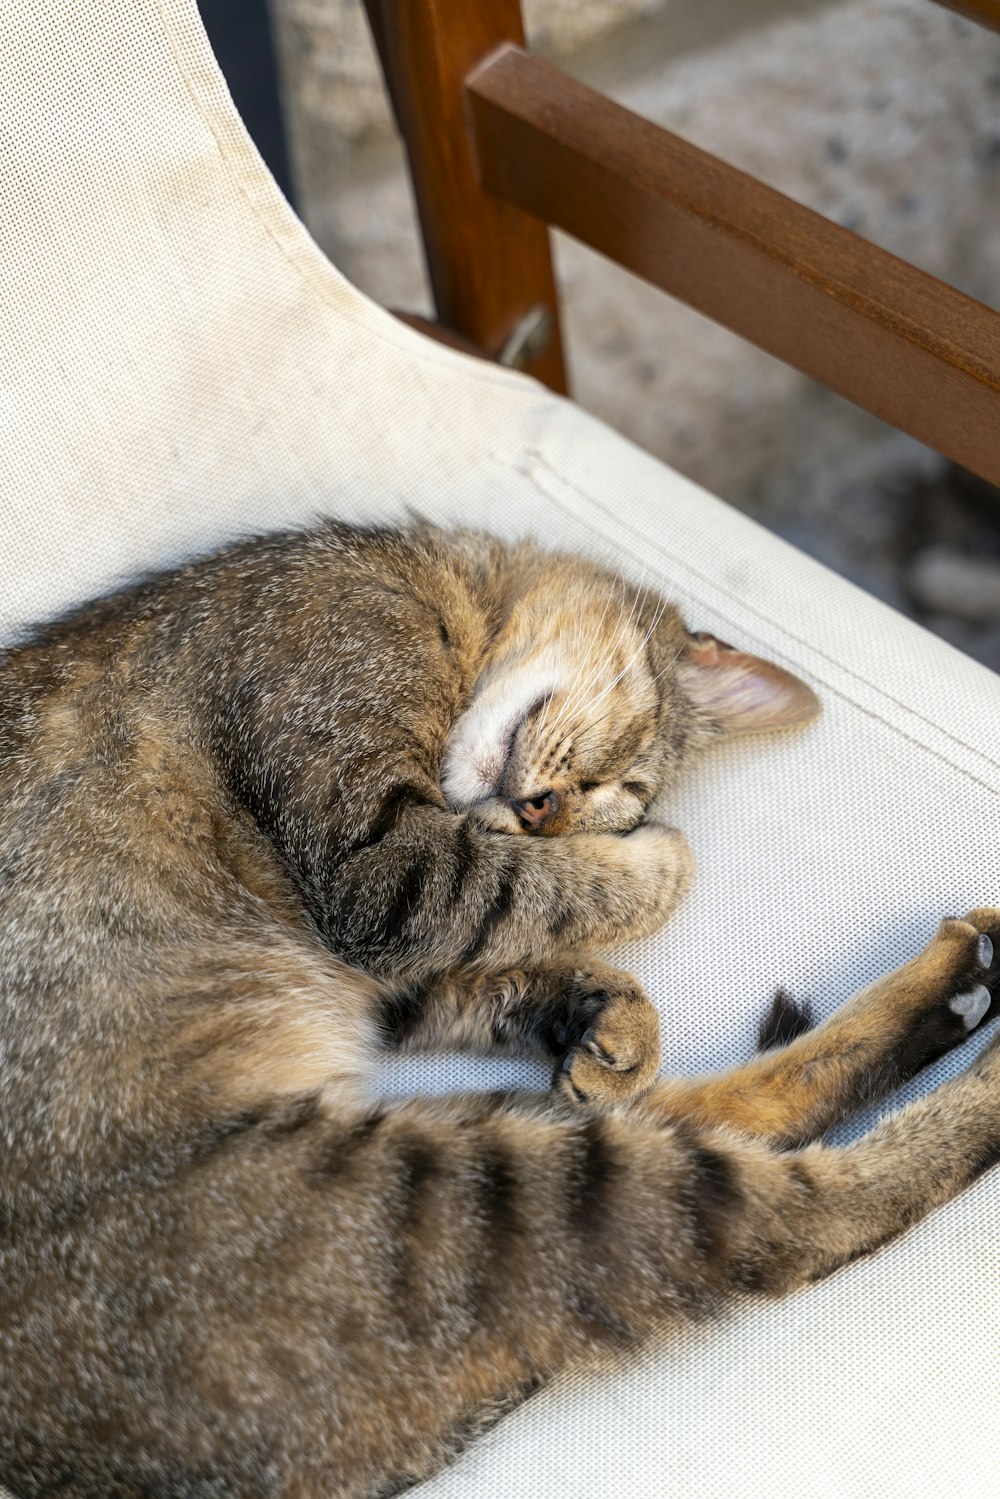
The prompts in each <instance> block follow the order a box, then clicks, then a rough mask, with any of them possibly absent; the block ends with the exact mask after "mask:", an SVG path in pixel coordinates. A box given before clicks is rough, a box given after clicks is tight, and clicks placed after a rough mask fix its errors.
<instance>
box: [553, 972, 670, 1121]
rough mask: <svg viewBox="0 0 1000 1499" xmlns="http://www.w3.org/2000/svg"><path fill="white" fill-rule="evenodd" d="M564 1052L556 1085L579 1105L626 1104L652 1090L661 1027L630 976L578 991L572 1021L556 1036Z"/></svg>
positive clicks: (606, 978) (658, 1062) (658, 1059)
mask: <svg viewBox="0 0 1000 1499" xmlns="http://www.w3.org/2000/svg"><path fill="white" fill-rule="evenodd" d="M556 1042H557V1045H558V1046H564V1047H565V1048H566V1049H565V1052H564V1054H563V1055H562V1056H561V1058H560V1060H559V1062H558V1063H557V1065H556V1069H555V1073H554V1075H553V1086H554V1087H555V1088H556V1090H557V1091H558V1092H560V1093H562V1094H563V1095H564V1096H565V1097H567V1098H569V1099H571V1100H573V1102H575V1103H585V1104H598V1105H605V1106H607V1105H610V1104H615V1103H624V1102H626V1101H627V1100H628V1099H630V1098H635V1097H636V1096H637V1095H638V1094H640V1093H645V1092H647V1091H648V1090H649V1089H650V1088H651V1087H652V1085H653V1083H654V1081H655V1079H656V1074H657V1071H658V1069H659V1065H660V1023H659V1018H658V1016H657V1014H656V1011H655V1010H654V1009H653V1006H652V1005H651V1004H650V1002H649V1000H648V999H647V998H646V996H645V994H644V993H643V992H642V989H641V987H640V986H639V985H638V984H637V983H636V982H635V980H634V979H632V978H630V977H629V976H628V975H627V974H622V975H620V976H615V977H614V978H613V979H612V980H611V981H609V979H608V976H607V975H604V976H603V977H602V980H601V981H600V985H599V987H595V988H593V989H589V990H587V989H585V988H584V989H582V990H580V991H578V994H577V997H576V1003H575V1004H574V1005H573V1007H572V1009H571V1011H570V1020H569V1022H568V1024H567V1025H565V1026H564V1027H562V1029H561V1031H560V1034H559V1035H558V1036H557V1037H556Z"/></svg>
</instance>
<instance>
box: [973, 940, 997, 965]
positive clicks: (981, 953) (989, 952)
mask: <svg viewBox="0 0 1000 1499" xmlns="http://www.w3.org/2000/svg"><path fill="white" fill-rule="evenodd" d="M976 959H977V961H978V963H979V966H980V968H989V966H990V964H991V963H992V962H993V942H992V940H991V939H990V937H989V936H988V934H987V933H986V932H981V933H980V935H979V941H978V942H977V944H976Z"/></svg>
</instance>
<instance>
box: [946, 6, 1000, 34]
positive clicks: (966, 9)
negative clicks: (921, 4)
mask: <svg viewBox="0 0 1000 1499" xmlns="http://www.w3.org/2000/svg"><path fill="white" fill-rule="evenodd" d="M937 3H938V5H943V6H945V8H946V9H947V10H957V11H958V13H959V15H960V16H967V17H968V18H969V20H970V21H978V22H979V24H980V26H988V27H989V28H990V30H991V31H1000V0H937Z"/></svg>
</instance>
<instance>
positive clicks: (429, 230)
mask: <svg viewBox="0 0 1000 1499" xmlns="http://www.w3.org/2000/svg"><path fill="white" fill-rule="evenodd" d="M365 3H366V5H367V8H368V13H369V17H370V20H371V24H372V30H373V32H374V34H375V39H376V43H377V45H378V48H379V52H380V55H381V59H382V65H383V69H384V71H385V75H386V81H387V83H388V86H389V91H390V94H391V96H392V99H393V103H394V106H395V109H396V114H397V118H398V120H399V124H400V128H401V130H402V132H403V136H404V139H405V141H406V145H407V150H408V153H409V158H410V168H411V173H412V177H413V183H414V189H415V193H416V198H417V205H418V208H419V211H420V217H421V225H422V229H423V237H424V247H425V251H426V255H427V263H428V271H429V274H430V280H431V287H432V290H433V293H434V299H435V305H436V307H437V313H438V317H439V319H440V321H441V323H442V324H443V325H444V326H445V327H447V328H450V329H451V330H453V331H454V332H456V333H458V334H460V335H461V336H462V337H463V338H465V339H467V340H468V341H469V342H470V343H471V344H473V345H474V346H475V347H476V348H477V349H480V350H482V351H484V352H485V353H486V354H487V355H490V356H492V357H497V356H498V354H499V353H500V351H501V350H502V349H505V348H510V347H511V346H512V342H513V343H516V342H517V330H518V328H519V327H521V328H523V327H524V326H526V323H525V319H526V317H527V316H528V315H529V314H530V315H532V316H533V317H534V319H535V324H536V326H540V327H542V328H544V329H546V330H548V342H547V343H546V342H545V340H544V338H542V339H539V340H538V341H537V343H536V344H529V345H528V346H527V350H526V355H525V357H524V358H523V359H521V360H520V361H519V362H520V363H521V364H523V367H524V368H526V369H527V370H529V371H530V372H531V373H532V374H535V375H537V376H538V378H540V379H542V380H544V381H546V382H547V383H548V384H549V385H551V386H552V388H553V389H555V390H564V389H565V388H566V386H565V369H564V363H563V357H562V349H561V345H560V339H559V325H558V310H557V303H556V290H555V285H554V281H553V276H552V265H551V259H550V255H549V247H548V239H547V231H546V228H545V225H546V224H554V225H556V226H557V227H559V228H561V229H564V230H566V231H567V232H568V233H570V234H573V235H575V236H576V237H577V238H578V239H580V240H582V241H583V242H584V243H586V244H589V245H592V246H593V247H594V248H595V249H597V250H600V251H602V252H603V253H604V254H606V255H609V256H610V257H611V258H612V259H614V260H617V261H618V262H619V263H620V264H621V265H624V266H626V267H628V269H629V270H632V271H634V272H636V273H637V274H638V275H640V276H643V277H645V278H646V279H647V280H648V281H651V282H653V283H654V284H656V285H657V286H660V287H662V288H663V289H664V290H665V291H668V292H670V293H671V294H672V295H674V296H676V297H679V298H680V299H681V300H682V301H685V302H687V303H689V304H690V305H691V306H692V307H696V308H698V309H699V311H701V312H704V313H706V314H707V315H708V316H709V317H711V318H714V319H715V320H716V321H717V322H719V323H722V324H724V325H725V326H726V327H728V328H731V329H733V330H734V331H735V332H737V333H740V334H742V335H743V336H744V337H745V338H748V339H750V340H752V342H754V343H756V344H758V345H759V346H760V347H761V348H763V349H766V350H768V351H769V352H770V353H772V354H774V355H776V356H777V357H778V358H780V359H783V360H785V361H786V362H787V363H788V364H791V365H793V366H794V367H795V368H797V369H800V370H802V371H803V372H804V373H805V374H807V375H811V376H812V377H813V378H814V379H817V380H820V381H821V382H822V383H823V384H824V385H827V386H829V387H830V388H831V389H833V390H835V391H837V392H838V393H839V394H841V395H843V396H846V397H847V398H848V399H849V400H851V401H854V402H855V403H856V404H857V405H859V406H862V407H864V408H865V409H866V410H868V411H871V412H873V413H874V414H875V415H876V416H879V417H881V418H882V419H883V420H884V421H888V422H891V423H892V424H893V425H894V426H896V427H899V428H900V429H901V430H902V431H904V432H908V433H910V434H911V435H912V436H914V437H916V438H918V439H919V440H920V441H921V442H925V443H927V444H928V445H929V446H931V447H933V448H936V449H937V450H938V451H939V452H941V453H944V454H945V455H947V456H948V457H949V458H952V459H954V460H955V461H956V462H958V463H960V464H962V465H964V466H965V467H966V468H968V469H971V470H972V471H973V472H974V473H976V474H978V475H980V476H981V477H982V478H984V479H986V480H988V481H989V482H991V483H993V484H997V485H1000V314H997V313H996V312H994V311H992V310H991V309H990V308H989V307H986V306H984V305H983V304H982V303H980V302H976V301H974V300H973V299H972V298H971V297H967V296H965V295H963V293H961V292H959V291H957V290H956V289H955V288H954V287H951V286H948V285H946V284H945V283H944V282H942V281H939V280H936V279H935V278H934V277H933V276H928V275H925V274H924V273H923V272H922V271H919V270H917V269H916V268H915V267H913V266H911V265H908V264H907V263H906V262H905V261H902V260H899V259H898V258H897V257H896V256H894V255H890V254H889V253H888V252H887V251H885V250H881V249H879V248H878V247H877V246H875V245H873V244H871V243H869V242H868V241H867V240H864V239H862V238H861V237H860V236H858V235H856V234H854V233H852V232H851V231H850V230H848V229H844V228H842V227H841V226H840V225H838V224H834V223H832V222H831V221H830V220H828V219H825V218H823V217H822V215H820V214H817V213H814V212H813V211H812V210H811V209H808V208H805V207H803V206H802V205H801V204H798V203H795V202H793V201H792V200H791V199H790V198H786V197H785V196H784V195H783V194H782V193H779V192H775V191H774V189H772V188H769V187H766V186H765V185H764V184H763V183H761V182H758V181H757V180H756V179H755V178H753V177H750V176H748V175H747V174H746V173H744V172H740V171H738V170H737V169H736V168H734V167H731V166H729V165H727V164H726V163H725V162H723V161H720V160H719V159H718V158H716V157H713V156H711V155H709V154H708V153H707V152H705V151H701V150H699V149H698V148H697V147H695V146H692V145H690V144H689V143H688V142H687V141H684V140H682V139H681V138H680V137H679V136H676V135H674V134H672V133H671V132H670V131H667V130H663V129H660V128H659V127H658V126H656V125H654V124H652V123H650V122H649V121H648V120H643V119H641V118H640V117H639V116H638V115H635V114H633V113H632V112H631V111H630V110H627V109H623V108H622V107H621V106H620V105H617V104H614V103H613V102H612V101H611V100H609V99H606V98H605V97H603V96H602V95H601V94H598V93H596V92H594V90H592V89H589V88H587V87H586V86H585V85H583V84H581V83H578V82H576V81H575V80H574V79H572V78H570V77H568V76H567V75H566V74H565V73H562V72H560V71H559V69H558V68H554V67H552V66H551V65H550V64H548V63H545V62H543V61H541V60H540V59H539V58H536V57H532V56H531V55H530V54H529V53H527V52H526V51H524V32H523V27H522V24H521V14H520V5H519V0H407V3H406V4H402V5H401V4H398V3H397V0H365ZM942 3H945V4H947V5H950V7H951V9H953V10H957V11H960V12H961V13H962V14H964V15H966V16H970V17H972V18H973V19H975V20H978V21H981V22H983V24H985V25H988V26H995V27H997V28H998V29H1000V0H942Z"/></svg>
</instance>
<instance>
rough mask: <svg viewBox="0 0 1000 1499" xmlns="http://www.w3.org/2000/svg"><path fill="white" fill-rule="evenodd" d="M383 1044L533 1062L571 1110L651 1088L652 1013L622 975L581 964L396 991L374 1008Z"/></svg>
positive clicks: (654, 1054) (654, 1063)
mask: <svg viewBox="0 0 1000 1499" xmlns="http://www.w3.org/2000/svg"><path fill="white" fill-rule="evenodd" d="M380 1023H381V1027H382V1032H383V1035H384V1038H385V1040H386V1042H387V1044H389V1045H392V1046H400V1047H403V1048H405V1049H407V1050H411V1051H433V1050H448V1049H458V1050H462V1051H471V1052H475V1053H479V1054H485V1053H490V1052H501V1053H506V1054H508V1055H513V1056H529V1057H540V1058H541V1059H542V1060H543V1061H546V1062H548V1063H549V1064H550V1065H552V1066H553V1068H554V1081H555V1084H556V1086H557V1087H558V1088H559V1089H560V1090H562V1091H565V1092H566V1093H567V1094H568V1095H569V1096H570V1097H571V1098H573V1099H574V1100H575V1101H576V1102H592V1103H600V1104H612V1103H622V1102H625V1101H627V1100H628V1099H630V1098H634V1097H636V1096H637V1095H638V1094H640V1093H644V1092H645V1091H647V1090H648V1089H649V1088H651V1087H652V1085H653V1083H654V1081H655V1079H656V1074H657V1071H658V1070H659V1065H660V1023H659V1016H658V1015H657V1013H656V1010H655V1009H654V1008H653V1006H652V1005H651V1004H650V1002H649V1000H648V998H647V997H646V995H645V993H644V992H643V989H642V986H641V984H640V983H639V982H638V980H637V979H635V978H634V977H633V976H632V974H630V973H624V972H623V971H622V970H620V969H617V968H612V967H611V966H610V965H609V964H607V963H602V962H601V960H600V959H599V958H593V957H590V956H587V955H582V954H581V955H579V956H577V957H569V958H565V959H561V960H560V961H559V962H556V963H551V964H548V965H545V966H543V967H536V968H512V969H507V970H505V971H504V972H502V973H496V974H475V973H468V972H463V971H459V972H457V973H453V974H449V975H447V976H446V977H444V978H442V979H440V980H437V981H436V982H434V983H430V984H411V985H401V986H399V987H398V988H396V989H395V990H393V992H392V993H391V994H390V996H389V997H388V998H387V999H386V1000H385V1001H384V1002H383V1004H382V1007H381V1012H380Z"/></svg>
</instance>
